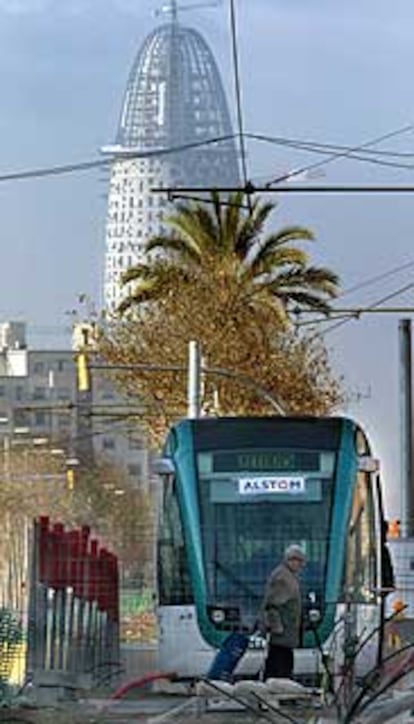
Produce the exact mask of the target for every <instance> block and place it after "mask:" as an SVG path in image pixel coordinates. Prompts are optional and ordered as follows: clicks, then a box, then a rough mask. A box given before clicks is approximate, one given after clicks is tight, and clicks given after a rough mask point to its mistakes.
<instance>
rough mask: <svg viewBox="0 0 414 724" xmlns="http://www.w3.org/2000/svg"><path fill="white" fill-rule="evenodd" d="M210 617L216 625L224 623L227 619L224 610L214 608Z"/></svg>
mask: <svg viewBox="0 0 414 724" xmlns="http://www.w3.org/2000/svg"><path fill="white" fill-rule="evenodd" d="M210 616H211V620H212V621H213V622H214V623H223V622H224V621H225V619H226V613H225V611H223V609H222V608H212V609H211V611H210Z"/></svg>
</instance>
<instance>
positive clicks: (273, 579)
mask: <svg viewBox="0 0 414 724" xmlns="http://www.w3.org/2000/svg"><path fill="white" fill-rule="evenodd" d="M305 564H306V555H305V553H304V551H303V550H302V548H300V546H297V545H291V546H289V547H288V548H286V550H285V553H284V556H283V561H282V563H280V565H278V566H277V567H276V568H275V569H274V570H273V571H272V572H271V574H270V576H269V578H268V580H267V583H266V588H265V594H264V599H263V603H262V607H261V614H260V629H261V631H262V633H263V634H265V635H266V636H267V638H268V651H267V657H266V662H265V670H264V679H269V678H271V677H272V678H278V677H281V678H291V677H292V674H293V650H294V649H295V648H297V647H298V646H299V639H300V628H301V617H302V600H301V593H300V588H299V581H298V574H299V572H300V571H301V570H302V568H303V567H304V566H305Z"/></svg>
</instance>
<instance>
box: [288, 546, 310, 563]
mask: <svg viewBox="0 0 414 724" xmlns="http://www.w3.org/2000/svg"><path fill="white" fill-rule="evenodd" d="M284 558H285V560H286V561H288V560H290V559H291V558H298V560H300V561H303V562H305V561H306V553H305V551H304V550H303V548H301V547H300V546H297V545H291V546H288V547H287V548H286V550H285V553H284Z"/></svg>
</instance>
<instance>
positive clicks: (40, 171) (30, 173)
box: [0, 89, 414, 190]
mask: <svg viewBox="0 0 414 724" xmlns="http://www.w3.org/2000/svg"><path fill="white" fill-rule="evenodd" d="M239 90H240V89H239ZM239 102H240V108H241V98H240V99H239ZM240 120H241V126H240V123H239V131H238V133H232V134H227V135H224V136H217V137H213V138H208V139H205V140H203V141H198V142H194V143H187V144H182V145H180V146H172V147H170V148H156V149H152V150H135V151H128V152H124V153H122V152H114V153H111V154H108V157H106V158H100V159H93V160H90V161H80V162H74V163H66V164H60V165H59V164H55V165H52V166H45V167H38V168H32V169H27V170H22V171H11V172H8V173H2V174H0V182H7V181H20V180H26V179H32V178H44V177H48V176H62V175H66V174H72V173H77V172H83V171H90V170H93V169H97V168H107V167H110V166H111V165H112V164H113V163H114V162H115V161H117V160H124V161H127V160H134V159H139V158H152V157H160V156H169V155H172V154H175V153H182V152H185V151H189V150H192V149H197V148H203V147H205V146H209V145H213V144H219V143H223V142H225V141H228V140H232V139H234V138H236V137H238V136H241V139H242V140H243V139H246V138H250V139H252V140H258V141H263V142H267V143H272V144H276V145H282V146H287V147H292V148H296V149H298V150H302V151H306V152H312V153H320V154H326V155H327V156H328V158H326V159H321V160H320V161H317V162H315V163H312V164H308V165H305V166H303V167H301V168H299V169H294V170H292V171H290V172H287V173H285V174H283V175H279V176H278V177H276V178H274V179H273V180H271V181H268V182H267V186H272V185H273V184H275V183H280V182H281V181H283V180H287V179H290V178H292V177H295V176H299V175H301V174H303V173H305V172H307V171H310V170H313V169H316V168H319V167H323V166H324V165H327V164H328V163H332V162H333V161H335V160H338V159H340V158H350V159H355V160H359V161H365V162H366V163H379V164H381V165H387V166H389V165H392V166H393V167H395V168H403V169H404V168H405V169H411V168H414V166H411V165H409V164H391V162H385V161H384V162H381V161H380V159H370V158H364V157H356V156H355V154H356V153H358V152H360V151H363V152H364V154H367V153H368V152H370V153H372V154H374V153H375V154H376V155H377V156H378V155H383V154H389V155H391V154H392V152H391V151H380V150H376V151H374V150H373V149H371V148H369V147H370V146H372V145H375V144H376V143H380V142H381V141H382V140H386V139H387V138H393V137H396V136H398V135H401V134H403V133H408V132H409V131H410V130H414V125H413V124H409V125H407V126H404V127H402V128H399V129H396V130H394V131H391V132H389V133H386V134H384V135H383V136H379V137H377V138H374V139H372V140H370V141H367V142H365V143H363V144H360V145H358V146H340V145H338V146H335V145H334V144H322V143H320V142H315V141H301V140H297V139H289V138H283V137H277V136H267V135H264V134H257V133H245V132H244V131H243V119H242V116H241V115H240ZM240 128H241V130H240ZM243 148H244V151H243V154H244V159H245V172H243V176H244V177H247V167H246V166H247V164H246V155H247V154H246V149H245V146H244V145H243ZM332 149H334V151H332ZM394 155H395V156H396V157H398V156H399V154H398V153H395V154H394ZM403 155H404V156H406V157H413V156H414V154H403ZM160 190H161V189H160Z"/></svg>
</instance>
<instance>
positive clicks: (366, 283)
mask: <svg viewBox="0 0 414 724" xmlns="http://www.w3.org/2000/svg"><path fill="white" fill-rule="evenodd" d="M413 266H414V261H409V262H407V263H406V264H401V265H400V266H395V267H393V268H392V269H389V270H388V271H386V272H382V273H381V274H377V275H375V276H373V277H369V278H368V279H365V280H364V281H362V282H360V283H359V284H355V285H354V286H352V287H349V288H348V289H345V290H344V291H343V292H341V294H339V298H340V299H342V298H343V297H345V296H347V295H348V294H354V292H359V291H360V290H361V289H364V288H365V287H368V286H371V285H372V284H376V282H382V281H384V279H388V278H389V277H391V276H394V274H398V273H399V272H401V271H405V270H406V269H410V268H411V267H413Z"/></svg>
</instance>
